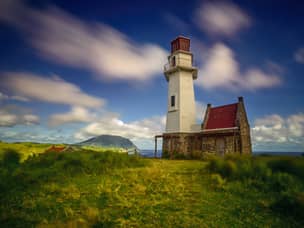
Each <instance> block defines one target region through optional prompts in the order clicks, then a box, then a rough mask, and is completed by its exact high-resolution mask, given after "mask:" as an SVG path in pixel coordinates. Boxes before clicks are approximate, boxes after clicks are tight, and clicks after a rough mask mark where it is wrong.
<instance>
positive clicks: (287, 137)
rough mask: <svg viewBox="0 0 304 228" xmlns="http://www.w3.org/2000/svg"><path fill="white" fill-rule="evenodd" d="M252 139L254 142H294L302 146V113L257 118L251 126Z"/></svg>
mask: <svg viewBox="0 0 304 228" xmlns="http://www.w3.org/2000/svg"><path fill="white" fill-rule="evenodd" d="M252 139H253V142H254V143H255V144H261V143H262V144H263V143H272V144H285V143H296V144H300V145H302V146H304V140H303V139H304V114H303V113H298V114H293V115H290V116H288V117H286V118H283V117H281V116H280V115H278V114H273V115H268V116H265V117H262V118H258V119H256V120H255V122H254V127H253V128H252Z"/></svg>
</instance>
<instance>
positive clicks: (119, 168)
mask: <svg viewBox="0 0 304 228" xmlns="http://www.w3.org/2000/svg"><path fill="white" fill-rule="evenodd" d="M5 156H6V155H5ZM5 156H4V159H6V161H7V162H6V163H3V162H2V164H1V168H0V178H1V185H0V188H1V189H0V192H1V199H0V224H1V227H33V226H38V227H66V226H68V227H77V226H82V227H117V226H118V227H265V226H266V227H269V226H273V227H297V226H298V227H301V226H302V227H303V225H304V221H303V217H302V215H301V214H297V213H298V210H294V211H292V212H294V214H292V213H286V211H285V209H286V208H290V207H293V208H298V207H301V205H302V204H301V202H302V201H303V180H302V179H301V178H302V177H301V176H299V175H298V173H299V172H298V171H299V170H298V169H300V168H301V167H302V166H301V164H303V163H302V162H303V160H301V161H298V160H292V159H291V160H292V161H294V162H295V163H296V164H297V165H296V167H298V168H294V166H295V165H294V164H293V162H290V164H289V168H288V169H287V172H286V169H285V171H284V172H283V171H282V167H281V165H278V164H277V165H274V163H276V162H277V163H280V159H279V160H278V159H274V158H268V157H267V158H258V159H251V158H244V159H245V160H246V161H244V162H243V164H247V165H242V166H241V165H239V164H242V162H241V160H242V159H243V158H230V159H224V160H221V161H219V162H218V163H219V164H220V163H221V164H220V165H218V166H217V165H214V164H213V166H214V167H215V168H210V166H212V165H210V164H211V163H212V162H210V161H195V160H160V159H143V158H139V157H136V156H128V155H126V154H121V153H113V152H104V153H99V152H96V151H89V150H87V151H77V152H72V153H61V154H58V153H57V154H56V153H46V154H40V155H36V156H33V157H29V158H28V159H27V160H25V161H24V162H22V163H20V164H18V165H17V166H15V165H9V163H12V164H15V163H16V156H11V157H9V159H8V158H6V157H5ZM227 161H229V162H228V165H227V164H224V163H227ZM247 161H249V162H248V163H246V162H247ZM248 164H250V165H248ZM252 164H254V165H252ZM258 164H262V165H260V166H261V167H260V168H252V167H256V166H259V165H258ZM231 167H232V168H231ZM248 167H249V168H248ZM265 167H266V168H265ZM291 167H293V168H291ZM299 167H300V168H299ZM222 168H223V169H224V170H226V172H228V173H229V174H226V172H225V173H223V172H222V171H221V169H222ZM239 169H243V170H244V171H246V172H245V173H246V174H244V175H240V174H239V173H238V172H242V171H239ZM259 169H260V170H263V169H266V170H268V169H269V170H270V173H271V174H269V173H268V174H267V172H269V171H266V173H264V171H260V172H261V174H260V175H261V176H262V178H260V177H259V175H256V174H255V175H253V174H252V173H254V172H256V170H259ZM8 170H10V171H8ZM227 170H228V171H227ZM253 170H255V171H253ZM290 170H293V171H290ZM295 170H298V171H295ZM289 171H290V172H289ZM263 173H264V174H263ZM279 173H284V174H280V175H279ZM264 175H266V176H267V175H270V176H269V177H268V178H269V179H263V178H264ZM276 178H277V179H276ZM271 179H272V182H269V180H271ZM284 181H287V182H288V183H289V184H290V183H293V184H294V185H293V186H289V187H287V189H285V190H284V187H282V189H280V191H279V192H278V191H277V190H276V189H272V188H274V186H276V185H275V184H282V182H284ZM289 181H290V182H289ZM268 182H269V183H271V185H270V184H268ZM263 185H265V187H261V186H263ZM285 187H286V186H285ZM291 192H293V193H294V197H293V198H292V197H291V196H292V195H291ZM301 200H302V201H301Z"/></svg>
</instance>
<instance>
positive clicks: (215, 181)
mask: <svg viewBox="0 0 304 228" xmlns="http://www.w3.org/2000/svg"><path fill="white" fill-rule="evenodd" d="M210 183H211V186H212V187H213V188H215V189H217V190H221V189H223V186H224V184H225V180H224V179H223V178H222V177H221V175H219V174H211V176H210Z"/></svg>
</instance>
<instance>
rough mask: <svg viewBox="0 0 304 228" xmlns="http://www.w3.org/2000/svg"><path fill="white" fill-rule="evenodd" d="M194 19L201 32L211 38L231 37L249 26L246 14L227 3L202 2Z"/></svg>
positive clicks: (248, 18)
mask: <svg viewBox="0 0 304 228" xmlns="http://www.w3.org/2000/svg"><path fill="white" fill-rule="evenodd" d="M194 18H195V22H196V24H197V26H198V27H199V28H200V29H201V30H202V31H204V32H206V33H208V34H210V35H213V36H224V37H231V36H234V35H235V34H237V33H238V32H239V31H240V30H241V29H243V28H246V27H249V26H250V24H251V19H250V17H249V16H248V14H247V13H245V12H244V11H243V10H242V9H241V8H239V7H238V6H237V5H235V4H234V3H231V2H227V1H218V2H204V3H203V4H202V5H201V6H200V7H199V8H198V10H197V11H196V13H195V17H194Z"/></svg>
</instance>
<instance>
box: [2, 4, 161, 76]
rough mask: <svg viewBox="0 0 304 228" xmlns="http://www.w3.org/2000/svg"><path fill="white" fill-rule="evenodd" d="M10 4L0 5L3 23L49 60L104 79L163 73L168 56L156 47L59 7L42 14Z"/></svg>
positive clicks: (22, 5) (22, 6) (23, 5)
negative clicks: (24, 37)
mask: <svg viewBox="0 0 304 228" xmlns="http://www.w3.org/2000/svg"><path fill="white" fill-rule="evenodd" d="M5 2H6V4H5ZM8 2H9V1H7V0H4V2H2V3H0V8H2V10H1V12H2V11H3V15H2V17H1V16H0V20H1V19H2V21H4V22H6V23H8V24H10V25H12V26H15V27H16V28H18V29H19V30H20V31H22V32H23V33H24V34H25V36H26V37H28V39H29V42H30V43H31V45H32V46H33V47H35V48H36V49H37V50H38V51H39V54H40V55H42V56H43V57H45V58H47V59H50V60H52V61H55V62H57V63H60V64H65V65H67V66H72V67H75V68H81V69H87V70H89V71H91V72H94V73H95V74H96V77H97V78H98V79H102V80H121V79H123V80H139V81H142V80H148V79H151V78H153V77H155V76H156V75H157V74H159V73H161V72H162V65H163V63H164V62H165V60H166V56H167V53H166V51H165V50H164V49H163V48H161V47H160V46H158V45H157V44H153V43H143V44H138V43H135V42H133V41H132V40H130V39H129V38H128V37H127V36H126V35H124V34H123V33H121V32H119V31H118V30H116V29H114V28H112V27H110V26H108V25H105V24H101V23H87V22H84V21H82V20H80V19H78V18H77V17H75V16H73V15H71V14H68V13H66V12H64V11H63V10H60V9H58V8H56V7H48V8H47V9H45V10H42V11H39V10H38V9H34V8H30V7H29V6H27V5H25V4H23V2H19V1H15V0H14V1H13V2H14V4H13V3H8Z"/></svg>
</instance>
